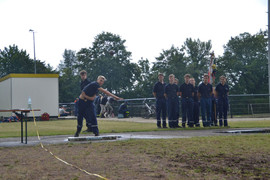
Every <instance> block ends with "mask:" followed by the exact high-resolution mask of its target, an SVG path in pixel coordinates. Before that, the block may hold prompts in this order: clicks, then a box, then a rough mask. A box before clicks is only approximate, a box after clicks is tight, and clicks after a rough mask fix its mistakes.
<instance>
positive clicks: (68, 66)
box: [58, 49, 80, 103]
mask: <svg viewBox="0 0 270 180" xmlns="http://www.w3.org/2000/svg"><path fill="white" fill-rule="evenodd" d="M76 62H77V58H76V53H75V51H72V50H67V49H65V51H64V54H63V60H62V61H61V63H60V64H59V66H58V69H59V72H60V77H59V102H61V103H63V102H73V101H74V99H75V98H76V97H78V96H79V94H80V85H79V84H80V77H79V75H78V72H77V68H76Z"/></svg>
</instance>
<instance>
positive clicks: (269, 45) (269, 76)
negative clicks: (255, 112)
mask: <svg viewBox="0 0 270 180" xmlns="http://www.w3.org/2000/svg"><path fill="white" fill-rule="evenodd" d="M268 91H269V94H270V0H268ZM268 98H269V110H270V97H268Z"/></svg>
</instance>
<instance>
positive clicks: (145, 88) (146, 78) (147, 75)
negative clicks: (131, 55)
mask: <svg viewBox="0 0 270 180" xmlns="http://www.w3.org/2000/svg"><path fill="white" fill-rule="evenodd" d="M137 64H138V66H137V68H138V71H137V72H138V74H137V75H136V83H135V86H134V90H133V91H132V93H129V92H127V93H128V94H129V98H130V97H132V98H145V97H151V96H152V88H153V86H154V85H153V82H155V80H154V79H153V74H152V73H151V68H150V62H149V60H148V59H143V58H141V59H140V60H139V61H138V63H137Z"/></svg>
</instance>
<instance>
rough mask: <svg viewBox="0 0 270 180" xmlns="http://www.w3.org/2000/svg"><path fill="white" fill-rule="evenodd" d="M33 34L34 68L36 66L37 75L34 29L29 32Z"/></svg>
mask: <svg viewBox="0 0 270 180" xmlns="http://www.w3.org/2000/svg"><path fill="white" fill-rule="evenodd" d="M29 31H30V32H33V44H34V66H35V74H36V73H37V65H36V47H35V31H34V30H33V29H30V30H29Z"/></svg>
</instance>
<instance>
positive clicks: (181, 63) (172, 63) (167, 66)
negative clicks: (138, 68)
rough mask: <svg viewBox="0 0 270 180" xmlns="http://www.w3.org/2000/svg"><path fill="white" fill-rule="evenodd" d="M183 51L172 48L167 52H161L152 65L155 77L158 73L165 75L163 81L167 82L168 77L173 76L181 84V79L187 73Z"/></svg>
mask: <svg viewBox="0 0 270 180" xmlns="http://www.w3.org/2000/svg"><path fill="white" fill-rule="evenodd" d="M184 55H185V53H184V51H183V49H179V48H178V47H174V46H172V47H171V48H170V49H168V50H163V51H162V53H160V55H159V57H157V58H156V60H157V61H156V62H154V63H153V64H154V65H153V68H152V71H153V73H154V74H155V75H156V77H157V74H158V72H162V73H165V81H167V82H168V75H169V74H174V75H175V77H176V78H179V80H180V82H182V79H183V78H182V77H183V76H184V74H185V73H186V72H187V71H186V63H185V58H184Z"/></svg>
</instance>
